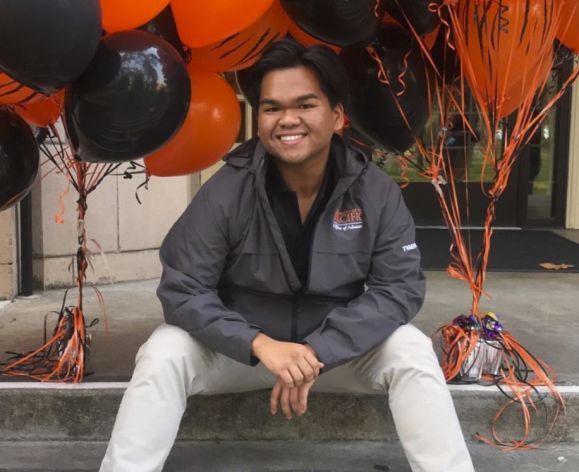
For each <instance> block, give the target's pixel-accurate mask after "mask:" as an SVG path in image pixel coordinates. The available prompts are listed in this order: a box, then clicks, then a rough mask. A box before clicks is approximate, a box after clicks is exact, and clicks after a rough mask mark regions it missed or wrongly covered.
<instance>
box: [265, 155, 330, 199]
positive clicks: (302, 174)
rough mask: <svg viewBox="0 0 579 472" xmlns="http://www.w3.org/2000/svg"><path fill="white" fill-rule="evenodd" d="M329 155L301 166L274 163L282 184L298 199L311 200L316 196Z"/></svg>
mask: <svg viewBox="0 0 579 472" xmlns="http://www.w3.org/2000/svg"><path fill="white" fill-rule="evenodd" d="M328 159H329V153H328V155H327V156H326V158H325V159H316V160H314V161H306V162H304V163H303V164H302V165H299V166H295V165H288V164H285V163H283V162H280V161H276V165H277V168H278V170H279V173H280V175H281V176H282V178H283V180H284V182H285V183H286V185H287V186H288V188H289V189H290V190H292V191H293V192H295V193H296V194H297V196H298V198H312V197H315V196H316V195H317V194H318V191H319V190H320V187H321V186H322V182H323V180H324V175H325V172H326V166H327V164H328Z"/></svg>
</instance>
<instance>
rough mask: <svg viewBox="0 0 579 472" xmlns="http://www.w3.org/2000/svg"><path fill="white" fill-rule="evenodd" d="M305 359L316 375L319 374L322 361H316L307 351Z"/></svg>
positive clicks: (322, 365) (322, 364)
mask: <svg viewBox="0 0 579 472" xmlns="http://www.w3.org/2000/svg"><path fill="white" fill-rule="evenodd" d="M305 359H306V361H307V362H308V364H309V365H310V366H311V367H312V369H314V371H315V372H316V377H317V376H318V375H320V369H322V368H323V367H324V363H323V362H320V361H318V359H317V358H316V356H314V355H313V354H312V353H308V354H307V355H306V356H305Z"/></svg>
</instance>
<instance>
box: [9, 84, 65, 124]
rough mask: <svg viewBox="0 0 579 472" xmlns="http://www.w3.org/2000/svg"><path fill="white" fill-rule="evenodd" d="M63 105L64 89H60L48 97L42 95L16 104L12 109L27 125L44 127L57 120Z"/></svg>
mask: <svg viewBox="0 0 579 472" xmlns="http://www.w3.org/2000/svg"><path fill="white" fill-rule="evenodd" d="M63 107H64V90H61V91H60V92H57V93H56V94H54V95H51V96H50V97H44V96H43V97H42V98H39V99H38V100H35V101H33V102H32V103H27V104H24V105H17V106H15V107H14V111H15V112H16V113H18V114H19V115H20V116H21V117H22V118H24V121H26V122H27V123H28V124H29V125H32V126H40V127H45V126H50V125H53V124H54V123H56V122H57V120H58V118H60V113H61V112H62V108H63Z"/></svg>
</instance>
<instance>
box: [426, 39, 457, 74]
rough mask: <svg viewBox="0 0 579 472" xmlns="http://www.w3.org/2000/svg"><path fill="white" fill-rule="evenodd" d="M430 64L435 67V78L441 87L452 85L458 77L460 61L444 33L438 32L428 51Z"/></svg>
mask: <svg viewBox="0 0 579 472" xmlns="http://www.w3.org/2000/svg"><path fill="white" fill-rule="evenodd" d="M430 55H431V57H432V62H434V65H435V66H436V71H437V74H436V77H437V79H438V81H439V83H440V84H441V85H453V84H455V83H456V82H457V79H458V78H459V77H460V59H459V57H458V54H457V53H456V48H454V49H453V48H451V47H450V45H449V44H448V40H447V38H446V31H443V30H442V29H441V30H440V31H439V33H438V36H437V37H436V41H435V43H434V46H433V47H432V49H431V50H430Z"/></svg>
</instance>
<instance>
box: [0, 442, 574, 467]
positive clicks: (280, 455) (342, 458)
mask: <svg viewBox="0 0 579 472" xmlns="http://www.w3.org/2000/svg"><path fill="white" fill-rule="evenodd" d="M468 446H469V450H470V453H471V456H472V459H473V463H474V466H475V470H476V471H477V472H507V471H508V472H577V471H578V470H579V447H577V445H549V446H545V447H543V448H542V449H540V450H538V451H522V452H512V453H508V454H505V453H503V452H500V451H497V450H496V449H491V448H490V447H488V446H484V445H480V444H473V443H470V444H469V445H468ZM105 449H106V444H105V443H94V442H91V443H78V442H75V443H64V444H63V443H46V442H43V443H26V442H25V443H22V442H20V443H5V442H0V472H52V471H55V472H56V471H67V472H72V471H76V472H81V471H82V472H86V471H97V470H98V468H99V464H100V460H101V459H102V457H103V455H104V452H105ZM164 471H165V472H385V471H387V472H410V467H409V466H408V463H407V461H406V459H405V457H404V452H403V451H402V447H401V446H400V444H399V443H398V442H395V441H392V442H388V443H383V442H376V441H355V442H353V441H348V442H334V441H332V442H330V441H323V442H317V441H308V442H305V441H291V442H287V441H260V442H255V441H224V442H213V441H207V442H178V443H176V444H175V447H174V448H173V451H172V453H171V455H170V456H169V460H168V461H167V464H166V466H165V469H164ZM135 472H139V471H135Z"/></svg>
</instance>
